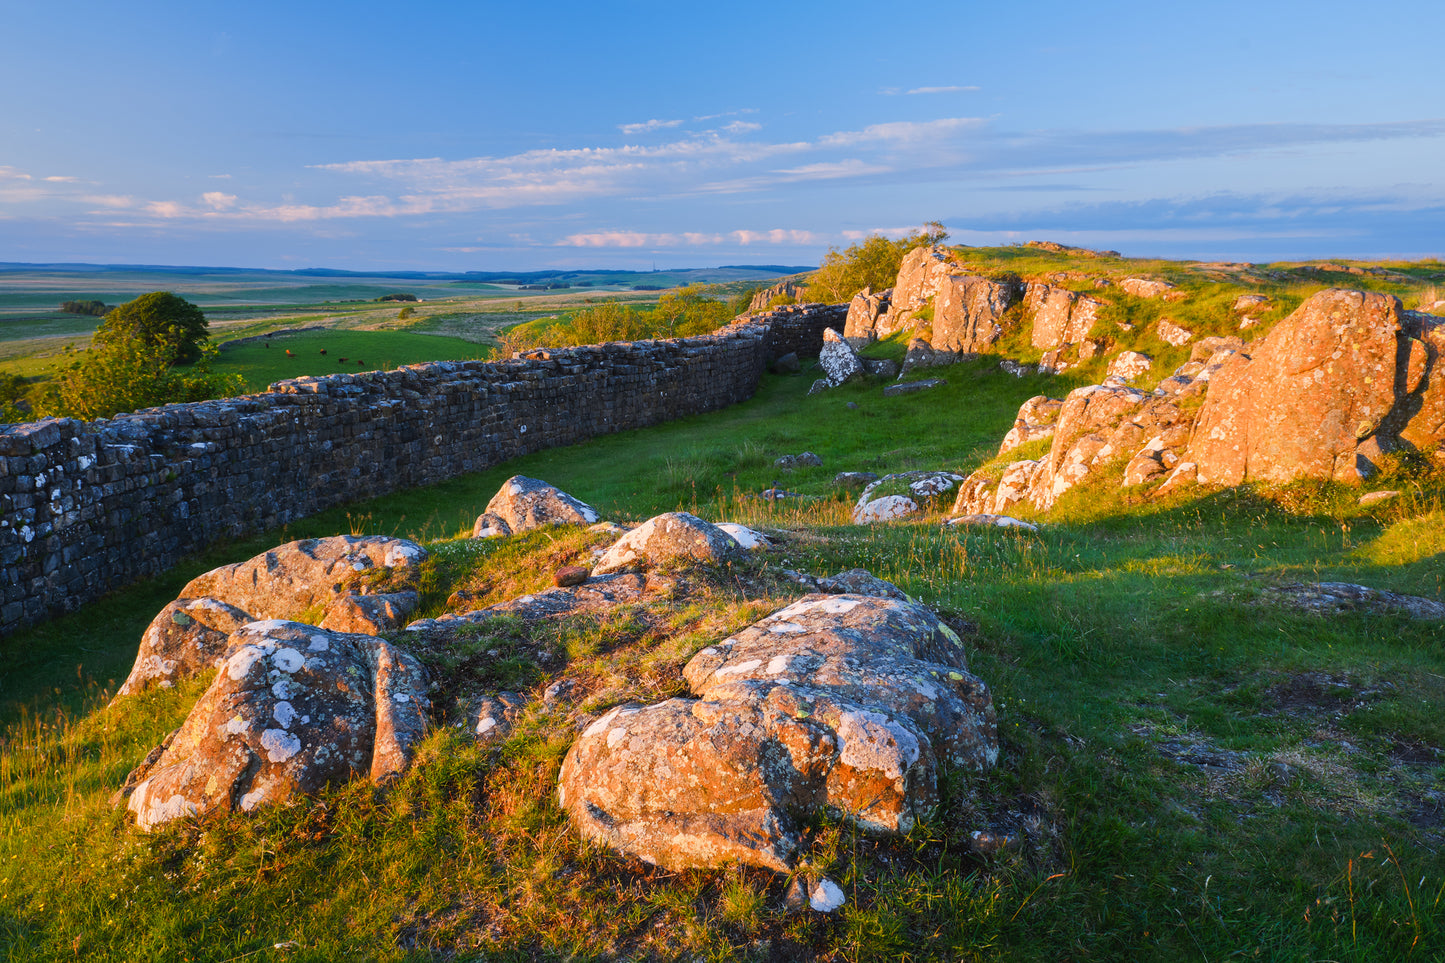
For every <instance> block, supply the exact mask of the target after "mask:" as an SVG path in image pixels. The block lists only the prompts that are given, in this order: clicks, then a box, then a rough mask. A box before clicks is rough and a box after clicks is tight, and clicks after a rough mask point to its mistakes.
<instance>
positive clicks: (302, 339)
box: [212, 329, 490, 391]
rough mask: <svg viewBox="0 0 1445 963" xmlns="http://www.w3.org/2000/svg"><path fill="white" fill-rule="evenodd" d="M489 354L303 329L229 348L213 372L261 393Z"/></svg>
mask: <svg viewBox="0 0 1445 963" xmlns="http://www.w3.org/2000/svg"><path fill="white" fill-rule="evenodd" d="M322 351H325V352H326V354H325V355H322V354H321V352H322ZM288 352H289V354H288ZM489 353H490V352H489V350H488V349H487V348H485V347H482V346H480V345H477V344H473V343H472V342H470V341H463V340H461V339H460V338H446V337H438V336H436V335H428V334H412V333H410V332H406V331H358V330H353V329H337V330H328V331H302V332H298V333H296V334H283V335H278V336H276V337H272V338H266V339H264V340H262V341H251V342H248V343H246V344H239V345H236V346H235V347H231V348H227V349H226V350H225V351H223V352H221V355H220V357H219V358H218V359H217V360H216V363H215V364H214V365H212V370H213V371H215V372H217V373H218V374H231V373H235V374H239V375H241V376H242V377H244V378H245V379H246V384H247V385H248V386H249V388H250V389H251V390H252V391H265V390H266V386H267V385H270V384H273V383H274V382H277V381H281V380H282V379H285V378H297V377H301V376H302V375H324V374H335V373H337V372H339V371H375V370H377V369H383V370H390V369H392V368H396V367H399V366H401V365H406V364H417V363H418V362H422V361H439V360H447V361H470V360H473V359H483V358H485V357H487V356H488V354H489Z"/></svg>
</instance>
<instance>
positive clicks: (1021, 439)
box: [998, 395, 1064, 455]
mask: <svg viewBox="0 0 1445 963" xmlns="http://www.w3.org/2000/svg"><path fill="white" fill-rule="evenodd" d="M1063 407H1064V403H1063V402H1062V401H1061V400H1059V399H1058V398H1048V397H1045V396H1044V395H1034V396H1033V397H1032V398H1030V399H1029V400H1028V401H1025V402H1024V403H1023V404H1022V405H1019V413H1018V415H1017V416H1016V417H1015V418H1014V426H1013V427H1012V428H1010V429H1009V433H1008V434H1007V435H1004V437H1003V443H1002V444H1000V445H999V446H998V453H999V454H1000V455H1002V454H1003V453H1004V452H1006V451H1013V450H1014V449H1015V448H1017V447H1018V446H1019V445H1023V444H1027V443H1028V442H1031V441H1037V440H1038V439H1040V438H1050V437H1052V436H1053V434H1054V425H1055V423H1057V422H1058V420H1059V411H1060V410H1061V409H1062V408H1063Z"/></svg>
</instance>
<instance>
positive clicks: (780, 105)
mask: <svg viewBox="0 0 1445 963" xmlns="http://www.w3.org/2000/svg"><path fill="white" fill-rule="evenodd" d="M0 14H3V18H0V20H3V22H4V24H5V28H4V33H5V35H6V38H7V40H8V43H7V44H6V55H5V57H4V58H0V84H3V89H4V90H5V92H6V94H5V100H4V105H5V106H4V109H3V110H0V261H28V262H54V261H71V262H74V261H79V262H94V263H132V264H191V265H194V264H205V265H234V266H246V267H269V268H301V267H328V268H345V269H353V270H363V271H365V270H379V269H411V270H417V269H422V270H425V269H435V270H484V271H485V270H519V269H529V268H530V269H543V268H553V267H623V268H647V267H650V266H652V265H653V264H656V265H657V266H658V267H701V266H713V265H718V264H738V263H750V264H809V263H817V261H818V259H819V258H820V257H821V256H822V254H823V252H824V251H826V250H827V248H828V247H829V246H830V245H837V246H843V245H846V244H848V243H851V242H852V241H854V240H856V239H858V238H860V237H863V236H865V235H866V234H868V233H870V232H879V231H881V232H885V233H889V232H898V231H902V230H906V229H908V228H909V227H913V226H917V225H918V224H921V223H922V222H923V221H926V220H941V221H943V223H944V224H945V225H946V226H947V227H948V228H949V230H950V232H951V233H952V239H953V240H954V241H956V242H961V243H968V244H1001V243H1013V242H1017V241H1023V240H1029V239H1034V238H1047V239H1051V240H1057V241H1062V242H1065V243H1070V244H1082V245H1087V246H1095V247H1109V248H1114V249H1117V250H1120V251H1122V252H1123V253H1125V254H1128V255H1133V256H1150V255H1157V256H1165V257H1195V258H1203V259H1221V258H1222V259H1230V260H1254V261H1260V260H1271V259H1283V258H1304V257H1331V256H1339V257H1386V256H1403V257H1420V256H1430V255H1434V256H1442V255H1445V231H1442V225H1445V69H1442V68H1441V67H1440V65H1439V57H1438V48H1439V45H1440V42H1441V39H1442V38H1445V4H1441V3H1439V2H1438V0H1434V2H1407V0H1384V2H1378V3H1375V4H1373V5H1368V6H1361V5H1359V4H1345V3H1335V2H1327V0H1325V2H1314V3H1294V2H1275V3H1272V2H1268V0H1262V2H1256V3H1235V2H1215V3H1210V4H1192V5H1182V4H1160V3H1128V2H1120V3H1110V2H1105V3H1101V4H1079V3H1068V4H1064V3H1048V2H1042V3H1032V4H981V3H972V2H953V3H947V2H945V3H939V4H934V5H932V6H931V7H930V6H928V5H884V4H879V3H858V2H849V0H842V2H829V3H812V2H798V3H777V2H773V3H767V4H764V3H753V2H740V3H733V4H729V5H692V4H671V3H653V2H632V3H629V2H615V3H596V2H592V3H574V2H570V0H569V2H553V3H551V4H548V5H547V6H546V7H536V8H534V9H532V10H524V9H521V8H520V7H519V6H518V5H516V4H505V5H504V4H498V3H490V2H473V3H437V2H433V3H426V2H418V3H412V4H408V5H401V4H390V3H373V2H348V3H332V2H324V0H321V2H312V0H303V2H300V3H296V2H292V3H286V4H283V3H275V2H269V0H258V2H252V3H249V4H246V5H232V4H224V5H223V4H217V3H206V2H196V0H188V2H186V3H167V2H145V0H141V2H137V3H131V4H115V3H112V2H106V3H92V2H72V0H54V2H51V3H47V4H43V5H42V4H39V3H33V2H19V0H0Z"/></svg>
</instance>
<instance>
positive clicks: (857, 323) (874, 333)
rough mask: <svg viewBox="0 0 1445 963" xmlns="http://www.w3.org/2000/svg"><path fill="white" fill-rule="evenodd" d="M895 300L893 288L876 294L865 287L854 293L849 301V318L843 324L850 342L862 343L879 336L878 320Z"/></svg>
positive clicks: (844, 332)
mask: <svg viewBox="0 0 1445 963" xmlns="http://www.w3.org/2000/svg"><path fill="white" fill-rule="evenodd" d="M892 300H893V289H892V288H889V289H888V290H887V291H881V292H879V293H878V294H874V293H873V292H872V291H871V290H870V289H869V288H864V289H863V290H862V291H859V292H858V293H857V294H855V295H853V300H851V301H849V302H848V320H847V321H845V322H844V324H843V337H845V338H847V339H848V341H849V343H852V344H862V343H864V342H867V341H873V340H874V339H876V338H877V337H878V320H879V319H880V318H882V317H883V315H885V314H886V313H887V312H888V306H889V305H890V304H891V303H892Z"/></svg>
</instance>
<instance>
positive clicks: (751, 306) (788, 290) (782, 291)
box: [748, 278, 808, 314]
mask: <svg viewBox="0 0 1445 963" xmlns="http://www.w3.org/2000/svg"><path fill="white" fill-rule="evenodd" d="M807 288H808V279H807V278H784V279H783V280H781V281H779V282H778V283H777V284H774V285H773V286H772V287H768V288H763V290H761V291H758V292H757V293H755V294H754V295H753V299H752V300H751V301H749V302H748V313H749V314H756V313H758V312H759V311H766V310H768V308H769V306H771V305H772V303H773V302H774V301H777V300H778V299H780V298H782V299H792V300H794V301H796V300H797V299H798V298H801V297H804V296H805V292H806V291H807Z"/></svg>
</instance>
